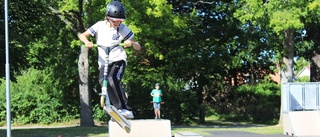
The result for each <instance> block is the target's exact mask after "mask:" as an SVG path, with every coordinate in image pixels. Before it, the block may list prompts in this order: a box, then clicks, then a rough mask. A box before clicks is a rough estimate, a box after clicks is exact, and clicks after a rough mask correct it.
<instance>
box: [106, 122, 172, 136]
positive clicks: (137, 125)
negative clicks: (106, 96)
mask: <svg viewBox="0 0 320 137" xmlns="http://www.w3.org/2000/svg"><path fill="white" fill-rule="evenodd" d="M129 122H130V123H131V131H130V133H127V132H126V131H125V130H123V129H122V128H121V127H120V126H119V125H118V124H117V123H116V122H113V121H111V120H110V121H109V124H108V128H109V137H172V136H171V121H170V120H167V119H160V120H156V119H137V120H129Z"/></svg>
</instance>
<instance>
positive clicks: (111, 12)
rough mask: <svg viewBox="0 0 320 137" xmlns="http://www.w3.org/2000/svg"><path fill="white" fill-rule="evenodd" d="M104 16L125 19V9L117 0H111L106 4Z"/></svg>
mask: <svg viewBox="0 0 320 137" xmlns="http://www.w3.org/2000/svg"><path fill="white" fill-rule="evenodd" d="M106 16H109V17H112V18H120V19H126V9H125V8H124V6H123V5H122V3H121V2H119V1H112V2H110V3H109V4H108V5H107V11H106Z"/></svg>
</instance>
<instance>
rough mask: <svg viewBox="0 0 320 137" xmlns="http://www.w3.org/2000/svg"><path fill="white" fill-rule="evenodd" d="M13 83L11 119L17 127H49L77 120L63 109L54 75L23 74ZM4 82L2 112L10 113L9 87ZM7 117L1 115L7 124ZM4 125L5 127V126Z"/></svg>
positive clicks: (0, 107)
mask: <svg viewBox="0 0 320 137" xmlns="http://www.w3.org/2000/svg"><path fill="white" fill-rule="evenodd" d="M16 79H17V81H16V82H11V83H10V94H11V101H10V104H11V119H12V122H13V123H17V124H34V123H37V124H49V123H54V122H63V121H68V120H71V119H73V116H72V115H70V114H69V112H68V111H67V110H68V108H64V107H63V99H62V95H63V94H61V91H58V90H57V89H56V88H55V87H54V86H52V85H53V83H54V80H53V79H52V78H51V74H50V73H46V72H45V71H40V70H36V69H33V68H31V69H28V70H27V71H23V73H22V75H21V76H17V77H16ZM3 81H4V80H2V82H1V83H3V84H1V85H0V94H1V97H0V102H2V104H1V106H0V112H6V104H5V102H6V99H5V98H4V97H5V94H6V92H5V91H6V90H5V88H6V86H5V84H4V83H5V82H3ZM5 119H6V113H0V121H5ZM0 124H4V122H1V123H0Z"/></svg>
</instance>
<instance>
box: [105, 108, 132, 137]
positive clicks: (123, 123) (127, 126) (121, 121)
mask: <svg viewBox="0 0 320 137" xmlns="http://www.w3.org/2000/svg"><path fill="white" fill-rule="evenodd" d="M103 110H104V111H106V112H107V114H108V115H109V116H110V117H112V118H113V119H114V121H116V122H117V123H118V125H119V126H120V127H121V128H122V129H124V130H125V131H126V132H127V133H130V131H131V123H130V122H129V121H128V120H127V119H126V118H125V117H124V116H123V115H122V114H121V113H120V112H119V111H118V110H117V109H116V108H115V107H114V106H110V107H106V106H105V107H103Z"/></svg>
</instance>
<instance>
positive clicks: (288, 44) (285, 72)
mask: <svg viewBox="0 0 320 137" xmlns="http://www.w3.org/2000/svg"><path fill="white" fill-rule="evenodd" d="M283 36H284V40H283V49H284V55H283V57H282V65H281V70H280V72H281V73H280V77H281V84H282V83H287V82H292V81H293V74H294V72H293V58H294V31H292V30H285V31H283ZM280 104H281V106H280V118H279V125H281V126H282V124H283V118H282V100H281V103H280Z"/></svg>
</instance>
